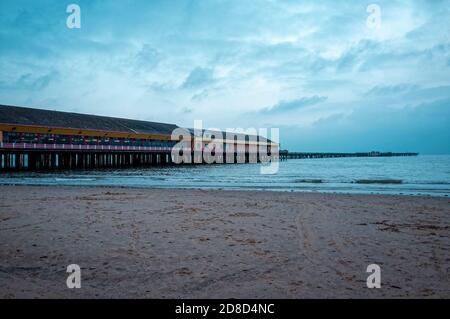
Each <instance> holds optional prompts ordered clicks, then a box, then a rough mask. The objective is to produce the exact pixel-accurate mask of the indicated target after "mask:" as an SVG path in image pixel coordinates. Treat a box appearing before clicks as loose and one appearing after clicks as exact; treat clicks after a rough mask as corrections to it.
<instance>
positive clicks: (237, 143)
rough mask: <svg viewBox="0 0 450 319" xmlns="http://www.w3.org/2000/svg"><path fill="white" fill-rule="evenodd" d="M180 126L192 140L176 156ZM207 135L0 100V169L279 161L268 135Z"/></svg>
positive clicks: (275, 147) (124, 166)
mask: <svg viewBox="0 0 450 319" xmlns="http://www.w3.org/2000/svg"><path fill="white" fill-rule="evenodd" d="M180 129H181V131H184V132H186V136H187V137H188V143H187V147H186V148H183V150H182V152H180V154H177V153H176V152H174V153H175V155H174V154H172V150H173V149H174V147H175V146H176V145H177V143H179V142H181V141H183V142H184V141H185V140H184V139H183V138H182V136H181V137H180V136H179V135H178V134H176V135H175V136H174V133H173V132H175V131H177V132H178V131H179V130H180ZM201 133H202V135H203V133H204V131H201ZM205 134H206V133H205ZM206 135H207V137H202V138H201V139H198V137H196V136H194V134H193V131H192V130H191V129H183V128H180V127H178V126H177V125H175V124H166V123H158V122H149V121H139V120H130V119H122V118H112V117H104V116H96V115H87V114H78V113H68V112H57V111H48V110H41V109H33V108H23V107H16V106H5V105H0V171H8V170H58V169H63V170H70V169H98V168H127V167H144V166H159V165H172V164H174V163H178V162H179V161H178V159H179V158H180V157H182V158H185V157H186V156H187V155H189V158H190V159H192V161H191V162H190V163H191V164H204V163H249V162H252V163H255V162H260V161H267V160H268V159H269V158H270V159H276V160H278V157H277V155H276V154H277V150H278V144H276V143H273V142H271V141H270V140H268V139H266V138H264V137H261V136H256V135H246V134H234V135H232V136H233V138H231V139H227V138H228V135H226V134H225V132H220V131H215V132H213V135H215V136H214V138H213V137H212V136H210V135H209V133H208V134H206ZM225 136H227V137H225ZM199 141H200V142H199ZM185 144H186V143H185ZM185 144H183V145H185ZM261 146H262V147H261ZM262 149H264V150H265V152H260V150H262ZM199 150H200V152H199ZM206 150H207V151H208V152H207V154H206V155H204V154H203V152H204V151H205V152H206ZM199 153H200V154H201V155H200V156H199ZM272 153H273V156H271V155H272ZM208 154H209V155H208Z"/></svg>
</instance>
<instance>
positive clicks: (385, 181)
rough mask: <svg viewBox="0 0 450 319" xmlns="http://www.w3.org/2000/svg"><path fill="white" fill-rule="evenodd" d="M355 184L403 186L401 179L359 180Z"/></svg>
mask: <svg viewBox="0 0 450 319" xmlns="http://www.w3.org/2000/svg"><path fill="white" fill-rule="evenodd" d="M354 183H355V184H402V183H403V181H402V180H401V179H357V180H356V181H354Z"/></svg>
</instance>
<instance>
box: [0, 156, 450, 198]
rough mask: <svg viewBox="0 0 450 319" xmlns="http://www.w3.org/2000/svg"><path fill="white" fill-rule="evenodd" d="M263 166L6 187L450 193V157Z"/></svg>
mask: <svg viewBox="0 0 450 319" xmlns="http://www.w3.org/2000/svg"><path fill="white" fill-rule="evenodd" d="M261 165H263V164H213V165H183V166H178V165H175V166H162V167H146V168H130V169H102V170H85V171H83V170H73V171H58V172H3V173H0V184H6V185H12V184H14V185H19V184H20V185H67V186H69V185H73V186H118V187H139V188H196V189H223V190H228V189H230V190H231V189H233V190H261V191H289V192H331V193H360V194H400V195H421V196H442V197H448V196H449V195H450V155H419V156H412V157H356V158H323V159H290V160H287V161H282V162H279V167H278V172H277V173H275V174H270V175H265V174H261Z"/></svg>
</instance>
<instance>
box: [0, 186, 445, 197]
mask: <svg viewBox="0 0 450 319" xmlns="http://www.w3.org/2000/svg"><path fill="white" fill-rule="evenodd" d="M0 187H49V188H60V187H69V188H93V189H95V188H118V189H136V190H194V191H195V190H199V191H226V192H268V193H294V194H322V195H326V194H333V195H348V196H400V197H414V198H442V199H448V198H449V197H450V196H449V195H447V194H445V195H433V194H407V193H398V194H396V193H388V192H384V193H377V192H368V191H361V192H356V191H354V192H344V191H323V190H292V189H279V190H276V189H273V188H272V189H270V188H266V189H264V188H239V187H236V188H231V187H212V186H211V187H196V186H193V187H173V186H167V187H155V186H154V185H149V186H142V185H138V186H130V185H70V184H61V185H57V184H44V183H43V184H38V183H36V184H20V183H19V184H14V183H0Z"/></svg>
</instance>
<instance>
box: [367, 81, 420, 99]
mask: <svg viewBox="0 0 450 319" xmlns="http://www.w3.org/2000/svg"><path fill="white" fill-rule="evenodd" d="M418 89H419V86H417V85H414V84H408V83H402V84H397V85H386V86H379V85H377V86H375V87H373V88H371V89H370V90H369V91H367V92H366V93H365V96H385V95H395V94H402V93H408V92H411V91H414V90H418Z"/></svg>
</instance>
